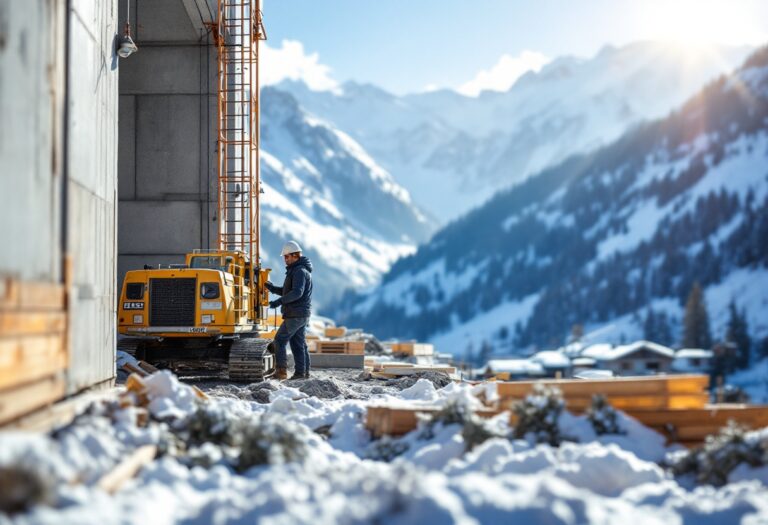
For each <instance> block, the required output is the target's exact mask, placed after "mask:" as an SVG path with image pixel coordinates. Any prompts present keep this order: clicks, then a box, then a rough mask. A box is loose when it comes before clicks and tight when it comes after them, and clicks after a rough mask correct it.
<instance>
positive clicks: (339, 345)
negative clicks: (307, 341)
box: [315, 341, 365, 355]
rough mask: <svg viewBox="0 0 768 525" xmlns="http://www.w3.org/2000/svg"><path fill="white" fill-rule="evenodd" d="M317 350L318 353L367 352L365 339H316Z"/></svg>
mask: <svg viewBox="0 0 768 525" xmlns="http://www.w3.org/2000/svg"><path fill="white" fill-rule="evenodd" d="M315 352H317V353H318V354H354V355H362V354H364V353H365V342H364V341H316V342H315Z"/></svg>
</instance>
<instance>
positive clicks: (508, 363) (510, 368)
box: [486, 359, 544, 376]
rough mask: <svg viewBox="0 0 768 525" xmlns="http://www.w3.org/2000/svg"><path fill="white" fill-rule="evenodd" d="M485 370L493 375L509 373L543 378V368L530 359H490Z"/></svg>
mask: <svg viewBox="0 0 768 525" xmlns="http://www.w3.org/2000/svg"><path fill="white" fill-rule="evenodd" d="M486 368H489V369H490V370H491V371H492V372H494V373H499V372H509V373H510V374H512V375H513V376H514V375H531V376H543V375H544V367H543V366H542V364H541V363H536V362H533V361H532V360H530V359H491V360H490V361H488V364H487V365H486Z"/></svg>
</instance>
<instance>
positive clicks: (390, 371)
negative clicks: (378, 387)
mask: <svg viewBox="0 0 768 525" xmlns="http://www.w3.org/2000/svg"><path fill="white" fill-rule="evenodd" d="M419 372H442V373H444V374H448V375H449V376H455V375H456V367H453V366H445V365H414V364H413V363H402V362H398V361H390V362H381V363H374V364H373V370H372V375H373V377H379V378H382V379H391V378H394V377H400V376H410V375H414V374H418V373H419Z"/></svg>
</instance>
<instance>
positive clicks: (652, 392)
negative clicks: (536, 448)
mask: <svg viewBox="0 0 768 525" xmlns="http://www.w3.org/2000/svg"><path fill="white" fill-rule="evenodd" d="M537 383H539V384H543V385H546V386H554V387H557V388H559V389H560V391H561V392H562V393H563V398H564V399H565V405H566V407H567V408H568V410H570V411H572V412H575V413H580V412H583V411H584V410H586V409H587V408H588V407H589V406H590V405H591V403H592V397H593V396H594V395H597V394H602V395H604V396H605V397H606V399H607V400H608V402H609V403H610V404H611V405H613V406H614V407H615V408H617V409H619V410H625V411H626V410H671V409H703V408H704V407H705V405H706V404H707V403H708V402H709V394H708V393H707V387H708V386H709V377H708V376H705V375H693V374H691V375H671V376H652V377H617V378H611V379H583V380H582V379H553V380H541V381H514V382H509V383H507V382H498V383H496V388H497V393H498V395H499V399H500V401H499V407H500V408H511V407H512V405H513V404H514V403H515V401H519V400H521V399H523V398H525V396H527V395H529V394H531V393H532V392H533V389H534V386H535V385H536V384H537Z"/></svg>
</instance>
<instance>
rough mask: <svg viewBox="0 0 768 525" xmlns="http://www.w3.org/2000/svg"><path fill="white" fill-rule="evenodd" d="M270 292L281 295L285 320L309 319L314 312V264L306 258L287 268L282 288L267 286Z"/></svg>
mask: <svg viewBox="0 0 768 525" xmlns="http://www.w3.org/2000/svg"><path fill="white" fill-rule="evenodd" d="M267 288H268V289H269V291H270V292H272V293H274V294H277V295H281V296H282V297H281V298H280V304H281V305H282V308H281V311H282V314H283V317H284V318H289V317H309V315H310V313H311V311H312V263H311V262H309V259H307V258H306V257H304V256H301V258H299V260H298V261H296V262H295V263H293V264H289V265H288V266H286V267H285V281H283V285H282V286H275V285H269V284H268V285H267Z"/></svg>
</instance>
